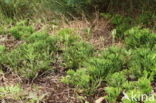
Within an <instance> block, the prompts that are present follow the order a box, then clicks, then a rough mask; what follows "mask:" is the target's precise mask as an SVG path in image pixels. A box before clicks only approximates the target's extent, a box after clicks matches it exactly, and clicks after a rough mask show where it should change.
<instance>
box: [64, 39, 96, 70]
mask: <svg viewBox="0 0 156 103" xmlns="http://www.w3.org/2000/svg"><path fill="white" fill-rule="evenodd" d="M93 51H94V48H93V47H92V46H91V45H90V44H87V43H85V42H76V41H75V43H73V44H72V45H71V46H69V47H67V48H66V49H65V51H64V53H63V56H64V63H65V67H67V68H70V69H78V68H80V67H82V65H83V63H84V62H85V61H87V60H88V59H89V57H91V56H92V55H93Z"/></svg>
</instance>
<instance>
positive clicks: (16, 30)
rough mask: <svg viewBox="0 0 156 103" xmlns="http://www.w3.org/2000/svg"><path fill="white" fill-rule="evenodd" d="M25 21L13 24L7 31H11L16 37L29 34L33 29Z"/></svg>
mask: <svg viewBox="0 0 156 103" xmlns="http://www.w3.org/2000/svg"><path fill="white" fill-rule="evenodd" d="M26 23H27V21H21V22H18V23H17V24H16V25H15V26H13V27H11V28H10V29H9V30H8V32H9V33H11V35H13V36H14V37H15V38H16V39H24V38H27V37H28V36H30V35H31V34H32V33H33V32H34V31H35V30H34V28H33V27H32V26H28V25H27V24H26Z"/></svg>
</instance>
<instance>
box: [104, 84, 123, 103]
mask: <svg viewBox="0 0 156 103" xmlns="http://www.w3.org/2000/svg"><path fill="white" fill-rule="evenodd" d="M105 91H106V93H107V94H108V95H107V96H105V98H106V100H107V101H109V102H110V103H116V100H117V99H118V96H119V95H120V93H121V92H122V89H121V88H119V87H106V88H105Z"/></svg>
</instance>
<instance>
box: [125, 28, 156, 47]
mask: <svg viewBox="0 0 156 103" xmlns="http://www.w3.org/2000/svg"><path fill="white" fill-rule="evenodd" d="M125 35H126V38H125V43H126V45H127V46H128V47H129V48H139V47H150V48H152V47H153V46H154V45H155V43H156V34H155V33H153V32H151V31H150V30H149V29H142V28H141V27H133V28H131V29H130V30H128V31H126V32H125Z"/></svg>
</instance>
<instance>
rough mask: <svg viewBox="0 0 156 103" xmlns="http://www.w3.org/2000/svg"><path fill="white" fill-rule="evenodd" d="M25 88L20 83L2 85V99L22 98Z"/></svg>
mask: <svg viewBox="0 0 156 103" xmlns="http://www.w3.org/2000/svg"><path fill="white" fill-rule="evenodd" d="M22 92H23V89H22V88H21V87H20V86H19V85H11V86H3V87H0V99H1V100H2V99H14V100H20V95H21V94H22Z"/></svg>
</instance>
